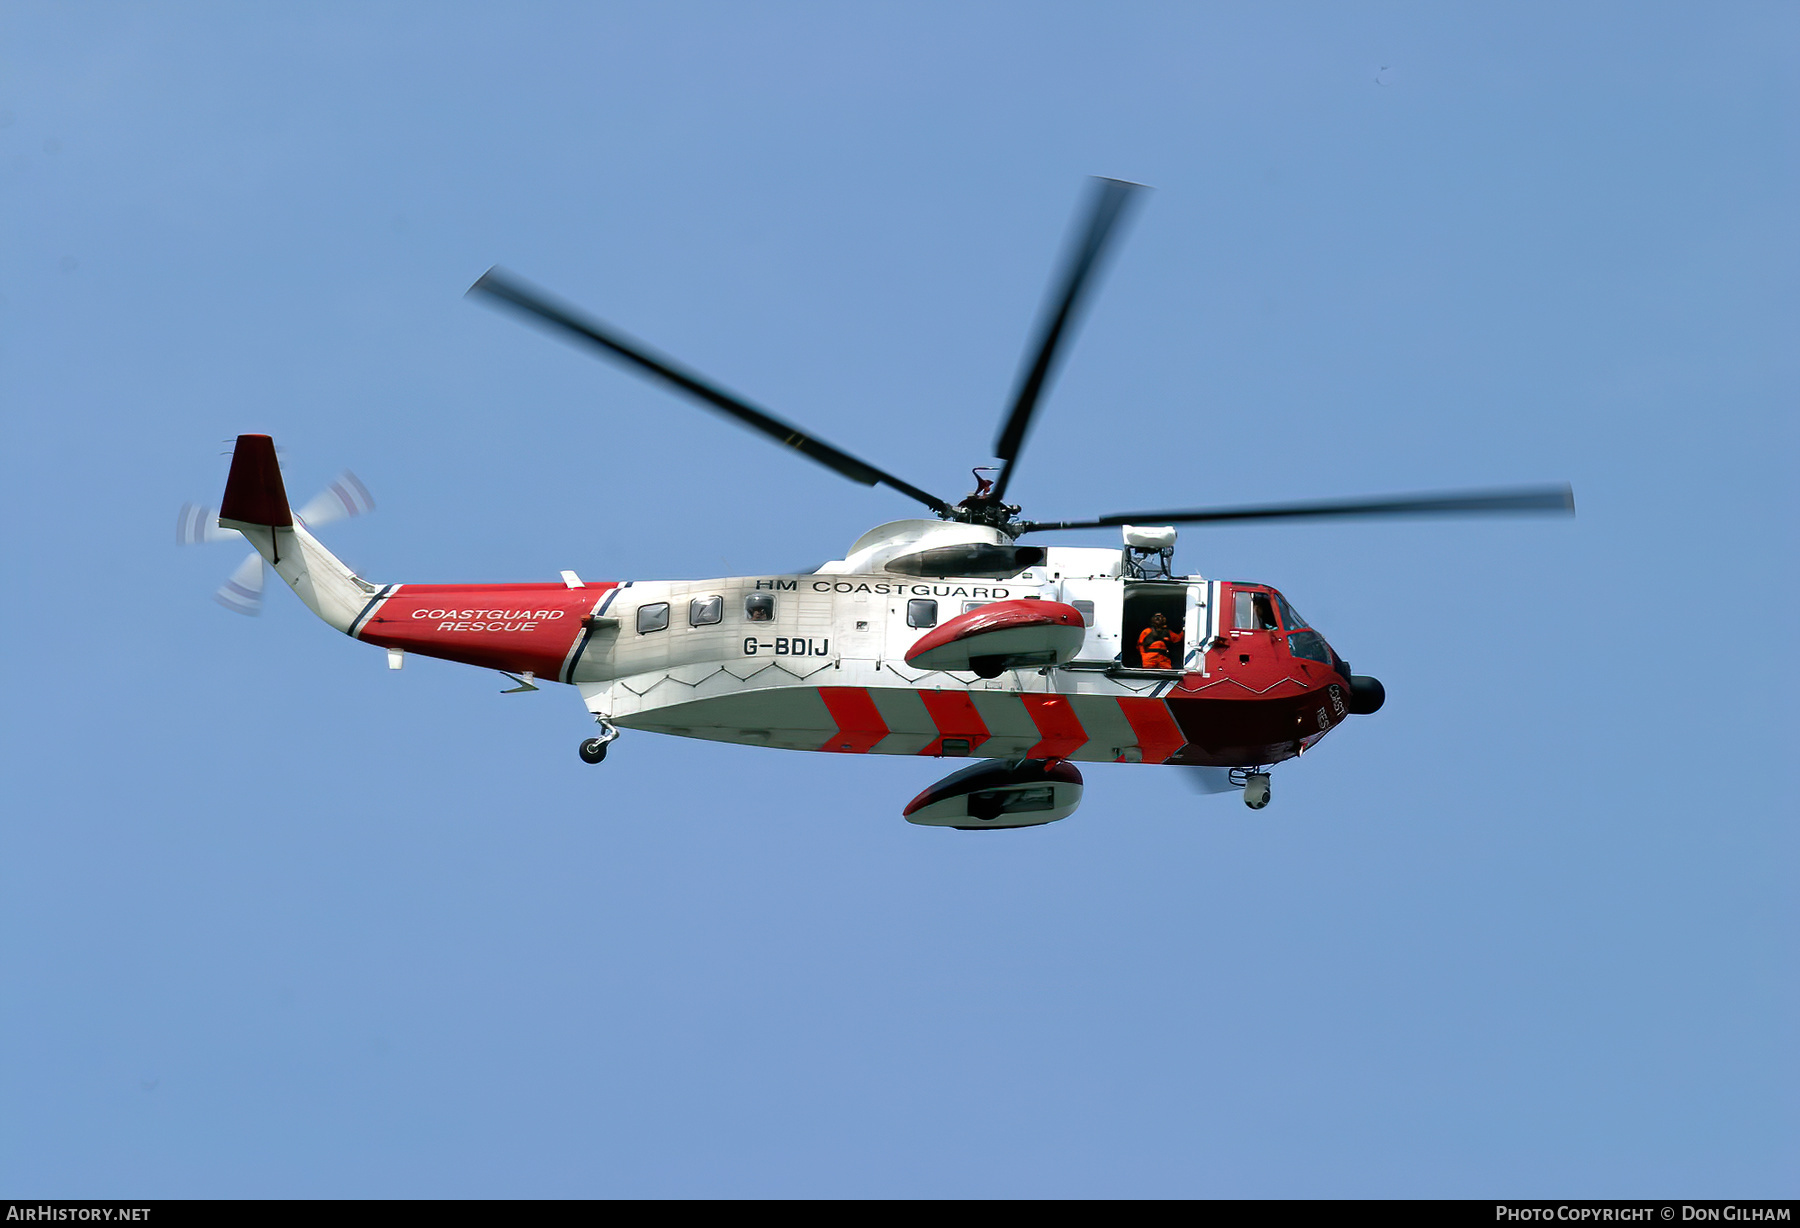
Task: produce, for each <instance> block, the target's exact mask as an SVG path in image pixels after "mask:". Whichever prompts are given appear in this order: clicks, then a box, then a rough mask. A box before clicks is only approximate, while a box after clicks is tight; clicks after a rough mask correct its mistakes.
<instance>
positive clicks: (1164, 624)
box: [1138, 613, 1181, 669]
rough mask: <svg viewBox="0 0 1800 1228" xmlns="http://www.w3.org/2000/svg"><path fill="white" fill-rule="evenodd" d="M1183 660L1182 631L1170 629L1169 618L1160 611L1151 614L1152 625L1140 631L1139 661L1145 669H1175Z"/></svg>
mask: <svg viewBox="0 0 1800 1228" xmlns="http://www.w3.org/2000/svg"><path fill="white" fill-rule="evenodd" d="M1179 660H1181V632H1179V631H1172V630H1170V629H1169V620H1168V619H1166V618H1164V617H1163V616H1162V615H1161V614H1160V613H1157V614H1152V615H1151V616H1150V625H1149V626H1148V627H1145V628H1144V629H1143V630H1142V631H1140V632H1138V662H1139V664H1140V666H1141V667H1142V668H1144V669H1174V668H1175V663H1176V662H1177V661H1179Z"/></svg>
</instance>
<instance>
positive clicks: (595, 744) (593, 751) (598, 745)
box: [581, 738, 606, 763]
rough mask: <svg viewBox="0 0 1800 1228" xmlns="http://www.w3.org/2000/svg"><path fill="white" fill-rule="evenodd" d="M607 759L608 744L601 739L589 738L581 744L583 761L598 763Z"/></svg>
mask: <svg viewBox="0 0 1800 1228" xmlns="http://www.w3.org/2000/svg"><path fill="white" fill-rule="evenodd" d="M604 758H606V743H605V742H603V741H601V740H600V739H599V738H589V739H588V740H587V741H585V742H583V743H582V744H581V761H582V762H583V763H598V762H600V761H601V760H602V759H604Z"/></svg>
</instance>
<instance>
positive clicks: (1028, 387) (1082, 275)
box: [993, 178, 1145, 501]
mask: <svg viewBox="0 0 1800 1228" xmlns="http://www.w3.org/2000/svg"><path fill="white" fill-rule="evenodd" d="M1144 190H1145V188H1144V186H1143V185H1142V184H1138V183H1126V182H1125V181H1124V180H1122V179H1100V178H1096V179H1095V180H1094V188H1093V193H1092V197H1091V201H1092V203H1090V204H1089V206H1088V221H1087V227H1086V228H1085V229H1084V230H1083V231H1082V233H1081V236H1080V238H1079V239H1077V241H1076V242H1075V244H1074V246H1072V247H1071V248H1070V249H1069V251H1068V254H1067V255H1066V256H1064V258H1063V274H1062V287H1061V290H1060V291H1059V292H1058V293H1057V294H1056V296H1055V297H1054V298H1052V299H1051V300H1049V301H1050V302H1052V303H1054V304H1055V308H1054V309H1053V310H1051V311H1048V312H1047V313H1046V314H1045V316H1044V319H1043V326H1042V328H1041V330H1040V332H1039V334H1038V338H1037V343H1036V345H1035V346H1033V347H1032V349H1030V350H1027V351H1026V352H1027V353H1029V354H1032V355H1034V357H1033V358H1032V360H1031V363H1030V365H1029V366H1027V367H1025V368H1024V369H1023V370H1022V371H1021V372H1020V373H1019V387H1018V390H1017V391H1016V392H1014V393H1013V403H1012V411H1011V412H1010V413H1008V414H1007V416H1006V422H1005V424H1004V425H1003V426H1001V428H1000V434H999V435H998V436H997V437H996V438H995V440H994V455H995V456H997V457H999V458H1000V459H1001V460H1003V461H1005V462H1006V464H1005V466H1004V467H1002V468H1001V470H1000V478H999V480H998V481H997V482H995V483H994V495H993V497H994V499H995V500H996V501H997V500H999V499H1000V498H1001V497H1002V496H1003V495H1005V494H1006V484H1007V482H1008V481H1010V480H1011V478H1012V471H1013V463H1014V462H1015V461H1016V460H1018V458H1019V453H1020V452H1021V451H1022V450H1023V449H1024V447H1025V432H1026V431H1027V430H1029V429H1030V427H1031V415H1032V414H1033V413H1034V412H1035V411H1036V410H1037V403H1038V399H1039V398H1040V397H1042V396H1043V393H1044V386H1045V385H1046V384H1048V383H1049V382H1050V377H1051V376H1052V375H1053V374H1055V371H1056V359H1057V352H1058V349H1059V347H1060V346H1061V344H1062V339H1063V334H1064V333H1066V332H1068V331H1069V329H1071V328H1073V327H1074V325H1075V323H1076V321H1077V320H1078V319H1079V318H1080V315H1081V307H1082V301H1083V298H1084V296H1085V293H1086V290H1087V287H1088V283H1089V281H1090V279H1091V278H1092V276H1093V274H1094V271H1095V269H1096V268H1098V266H1099V264H1100V260H1101V257H1102V256H1104V255H1105V254H1106V246H1107V241H1108V240H1109V239H1110V238H1111V237H1112V233H1113V231H1114V230H1115V229H1116V228H1117V227H1118V224H1119V220H1120V218H1121V217H1123V216H1124V212H1125V206H1126V205H1128V204H1129V203H1130V202H1131V201H1132V199H1133V198H1134V197H1135V196H1137V195H1138V194H1139V193H1141V192H1143V191H1144Z"/></svg>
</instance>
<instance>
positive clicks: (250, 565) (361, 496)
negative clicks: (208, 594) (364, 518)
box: [175, 469, 375, 618]
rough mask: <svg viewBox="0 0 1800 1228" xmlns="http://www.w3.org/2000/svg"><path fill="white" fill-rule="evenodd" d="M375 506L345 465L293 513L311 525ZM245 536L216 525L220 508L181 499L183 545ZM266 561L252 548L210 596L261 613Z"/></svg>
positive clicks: (240, 610) (178, 535)
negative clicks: (328, 482)
mask: <svg viewBox="0 0 1800 1228" xmlns="http://www.w3.org/2000/svg"><path fill="white" fill-rule="evenodd" d="M374 510H375V498H374V496H373V495H371V494H369V488H368V487H367V486H364V485H363V484H362V479H361V478H359V477H357V476H356V475H355V474H354V473H351V472H350V471H349V470H348V469H346V470H344V471H343V472H342V473H340V474H338V475H337V477H336V478H335V479H333V480H332V483H331V485H329V486H327V487H326V488H325V489H324V490H322V491H320V492H319V493H318V494H317V495H316V496H314V497H313V499H312V500H311V501H309V502H308V503H307V504H306V506H305V507H302V508H301V509H300V510H299V511H297V512H295V513H294V516H295V519H297V520H299V521H300V523H301V524H303V525H306V526H308V527H309V528H310V527H313V526H317V525H322V524H331V523H332V522H333V521H338V520H348V519H350V518H351V517H352V516H361V515H364V514H366V513H368V512H372V511H374ZM243 540H244V535H243V534H242V533H239V532H238V531H237V530H236V529H221V528H220V527H219V510H218V509H217V508H214V507H202V506H200V505H199V504H197V503H183V504H182V505H181V511H180V513H179V514H178V515H177V516H176V519H175V541H176V542H177V543H178V544H180V545H183V546H202V545H207V544H210V543H212V542H224V541H238V542H241V541H243ZM265 567H266V564H265V563H264V562H263V558H262V555H260V554H258V553H257V552H256V551H254V550H252V551H251V552H250V555H249V557H248V558H246V559H245V560H244V561H243V562H242V563H240V564H238V569H237V570H236V571H234V572H232V573H231V578H230V579H229V580H227V581H225V583H223V584H221V585H220V586H219V587H218V589H217V590H216V591H215V592H214V593H213V600H214V601H216V602H218V603H219V604H220V605H222V606H224V607H225V608H226V609H227V610H230V611H232V612H233V613H235V614H243V615H247V616H249V617H252V618H254V617H255V616H256V615H258V614H261V613H262V595H263V581H264V578H265Z"/></svg>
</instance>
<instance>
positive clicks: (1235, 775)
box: [1231, 768, 1269, 810]
mask: <svg viewBox="0 0 1800 1228" xmlns="http://www.w3.org/2000/svg"><path fill="white" fill-rule="evenodd" d="M1231 783H1232V784H1234V785H1241V786H1242V787H1243V790H1244V805H1246V806H1248V807H1250V809H1252V810H1261V809H1262V808H1263V807H1264V806H1267V805H1268V804H1269V774H1268V773H1267V772H1258V771H1255V770H1253V769H1251V768H1232V769H1231Z"/></svg>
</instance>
